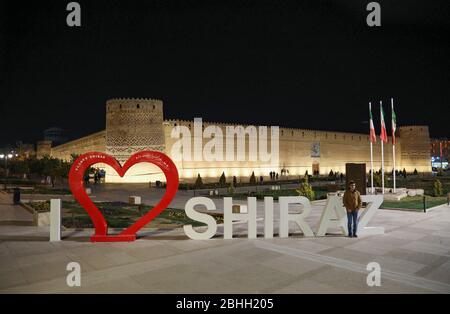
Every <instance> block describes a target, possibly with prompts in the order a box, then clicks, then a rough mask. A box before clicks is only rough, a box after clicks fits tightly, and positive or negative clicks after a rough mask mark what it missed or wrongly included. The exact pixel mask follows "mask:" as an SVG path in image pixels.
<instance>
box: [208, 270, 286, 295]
mask: <svg viewBox="0 0 450 314" xmlns="http://www.w3.org/2000/svg"><path fill="white" fill-rule="evenodd" d="M216 278H217V279H218V280H221V281H224V282H229V283H230V285H233V287H234V291H235V293H263V292H265V291H266V290H269V291H270V290H273V289H274V288H275V287H277V286H280V285H286V284H288V283H290V282H291V280H292V275H290V274H287V273H285V272H281V271H277V270H274V269H273V268H269V267H265V266H263V265H260V264H255V265H250V266H246V267H242V268H240V269H237V270H234V271H232V272H228V273H225V274H220V275H218V276H217V277H216Z"/></svg>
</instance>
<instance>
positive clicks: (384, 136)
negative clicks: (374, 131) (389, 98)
mask: <svg viewBox="0 0 450 314" xmlns="http://www.w3.org/2000/svg"><path fill="white" fill-rule="evenodd" d="M380 114H381V133H380V139H381V140H382V141H383V142H385V143H387V141H388V137H387V133H386V123H384V111H383V103H382V102H381V101H380Z"/></svg>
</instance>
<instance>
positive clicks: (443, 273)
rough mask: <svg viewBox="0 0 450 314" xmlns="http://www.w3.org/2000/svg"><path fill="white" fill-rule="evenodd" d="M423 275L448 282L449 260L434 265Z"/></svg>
mask: <svg viewBox="0 0 450 314" xmlns="http://www.w3.org/2000/svg"><path fill="white" fill-rule="evenodd" d="M424 277H425V278H427V279H431V280H436V281H442V282H447V283H450V261H447V262H445V263H443V264H441V265H440V266H439V267H435V268H434V269H433V270H431V271H430V272H429V273H427V274H426V275H425V276H424ZM449 293H450V291H449Z"/></svg>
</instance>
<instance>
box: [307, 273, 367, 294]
mask: <svg viewBox="0 0 450 314" xmlns="http://www.w3.org/2000/svg"><path fill="white" fill-rule="evenodd" d="M366 277H367V275H366V274H364V273H358V272H353V271H349V270H344V269H338V268H335V267H327V268H325V269H322V270H321V271H319V272H314V273H312V274H311V275H310V276H308V277H306V278H305V277H304V276H302V278H305V279H307V280H309V281H311V282H315V283H317V284H319V285H327V286H330V287H333V288H334V291H335V292H337V293H364V292H365V291H367V290H368V289H369V288H370V287H368V286H367V283H366Z"/></svg>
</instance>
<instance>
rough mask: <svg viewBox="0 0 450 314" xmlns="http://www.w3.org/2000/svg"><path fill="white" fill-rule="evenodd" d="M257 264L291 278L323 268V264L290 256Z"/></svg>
mask: <svg viewBox="0 0 450 314" xmlns="http://www.w3.org/2000/svg"><path fill="white" fill-rule="evenodd" d="M258 264H260V265H262V266H264V267H267V268H270V269H274V270H276V271H280V272H283V273H286V274H289V275H292V276H298V275H301V274H304V273H307V272H310V271H312V270H316V269H319V268H322V267H324V266H323V264H321V263H317V262H313V261H308V260H305V259H299V258H297V259H293V258H292V257H290V256H279V257H275V258H272V259H269V260H266V261H263V262H259V263H258Z"/></svg>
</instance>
